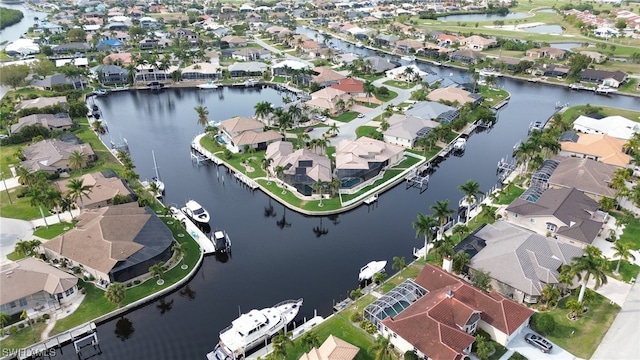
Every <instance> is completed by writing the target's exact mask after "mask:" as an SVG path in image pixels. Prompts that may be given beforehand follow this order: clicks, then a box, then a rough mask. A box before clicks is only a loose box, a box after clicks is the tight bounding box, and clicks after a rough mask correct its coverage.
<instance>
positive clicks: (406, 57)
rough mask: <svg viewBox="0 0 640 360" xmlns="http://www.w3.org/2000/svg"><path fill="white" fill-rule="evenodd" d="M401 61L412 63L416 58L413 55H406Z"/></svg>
mask: <svg viewBox="0 0 640 360" xmlns="http://www.w3.org/2000/svg"><path fill="white" fill-rule="evenodd" d="M400 60H404V61H409V62H412V61H416V57H415V56H412V55H404V56H402V57H400Z"/></svg>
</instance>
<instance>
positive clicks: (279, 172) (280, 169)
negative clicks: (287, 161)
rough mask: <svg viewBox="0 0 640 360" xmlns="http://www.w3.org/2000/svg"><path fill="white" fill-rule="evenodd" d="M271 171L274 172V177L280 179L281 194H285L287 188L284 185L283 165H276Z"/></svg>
mask: <svg viewBox="0 0 640 360" xmlns="http://www.w3.org/2000/svg"><path fill="white" fill-rule="evenodd" d="M273 171H274V172H275V173H276V178H277V179H278V180H280V181H282V194H286V193H287V188H286V186H285V185H284V167H283V166H280V165H278V166H276V168H275V169H273Z"/></svg>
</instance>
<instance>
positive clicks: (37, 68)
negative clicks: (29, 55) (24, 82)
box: [31, 59, 56, 77]
mask: <svg viewBox="0 0 640 360" xmlns="http://www.w3.org/2000/svg"><path fill="white" fill-rule="evenodd" d="M55 69H56V64H54V63H53V61H50V60H46V59H45V60H38V61H35V62H33V63H31V70H33V72H34V73H36V74H38V75H39V76H42V77H45V76H47V75H49V74H51V73H53V71H54V70H55Z"/></svg>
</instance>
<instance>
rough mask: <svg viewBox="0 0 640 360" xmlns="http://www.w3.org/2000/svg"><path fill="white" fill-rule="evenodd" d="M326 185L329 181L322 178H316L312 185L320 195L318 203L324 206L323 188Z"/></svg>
mask: <svg viewBox="0 0 640 360" xmlns="http://www.w3.org/2000/svg"><path fill="white" fill-rule="evenodd" d="M325 185H327V183H325V182H324V181H322V180H320V179H318V180H316V181H315V182H314V183H313V185H312V186H313V190H314V191H315V192H316V194H318V195H320V203H319V204H318V206H319V207H322V190H323V189H324V187H325Z"/></svg>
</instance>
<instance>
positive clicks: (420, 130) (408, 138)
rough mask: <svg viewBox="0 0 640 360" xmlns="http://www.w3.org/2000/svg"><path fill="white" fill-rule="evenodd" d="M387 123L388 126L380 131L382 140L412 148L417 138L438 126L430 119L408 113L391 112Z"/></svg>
mask: <svg viewBox="0 0 640 360" xmlns="http://www.w3.org/2000/svg"><path fill="white" fill-rule="evenodd" d="M387 123H388V124H389V128H388V129H387V130H385V131H383V132H382V135H383V137H384V142H386V143H389V144H393V145H398V146H402V147H405V148H412V147H413V146H414V145H415V142H416V141H417V140H418V139H419V138H421V137H424V136H426V135H427V134H428V133H429V132H430V131H431V130H433V129H434V128H436V127H438V126H440V124H439V123H437V122H435V121H432V120H430V119H426V118H423V117H418V116H413V115H409V114H405V115H402V114H393V115H391V116H390V117H389V118H388V119H387Z"/></svg>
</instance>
